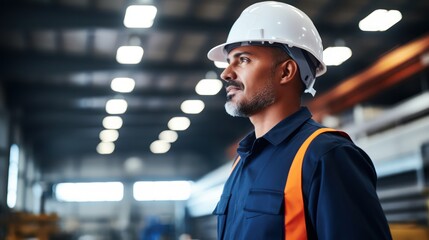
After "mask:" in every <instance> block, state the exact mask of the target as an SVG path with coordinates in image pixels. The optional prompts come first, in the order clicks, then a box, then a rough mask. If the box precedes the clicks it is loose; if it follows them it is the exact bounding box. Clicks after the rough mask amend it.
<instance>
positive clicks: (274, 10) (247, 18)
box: [207, 1, 326, 96]
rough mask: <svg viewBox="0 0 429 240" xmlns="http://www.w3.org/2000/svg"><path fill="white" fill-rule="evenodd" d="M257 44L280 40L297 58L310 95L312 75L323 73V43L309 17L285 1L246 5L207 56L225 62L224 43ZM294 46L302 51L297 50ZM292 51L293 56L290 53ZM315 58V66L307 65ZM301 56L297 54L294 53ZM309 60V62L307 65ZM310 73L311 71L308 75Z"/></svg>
mask: <svg viewBox="0 0 429 240" xmlns="http://www.w3.org/2000/svg"><path fill="white" fill-rule="evenodd" d="M252 42H257V43H263V44H264V43H265V44H272V43H281V44H284V45H285V46H286V47H287V48H289V49H292V51H288V53H289V54H291V52H292V55H290V57H292V59H294V60H295V61H296V60H297V59H296V58H301V61H297V64H298V66H299V68H300V75H301V79H302V80H303V82H304V84H305V85H306V88H307V89H306V92H309V93H311V94H312V95H313V96H314V94H315V90H314V89H313V85H314V81H315V78H316V77H318V76H321V75H322V74H324V73H325V72H326V65H325V64H324V63H323V46H322V40H321V38H320V35H319V33H318V31H317V29H316V27H315V26H314V24H313V22H312V21H311V19H310V18H309V17H308V16H307V15H306V14H305V13H304V12H302V11H301V10H299V9H297V8H296V7H294V6H291V5H289V4H286V3H281V2H275V1H266V2H259V3H255V4H253V5H251V6H249V7H247V8H246V9H245V10H244V11H243V12H242V13H241V15H240V17H239V18H238V19H237V20H236V21H235V23H234V25H233V26H232V28H231V30H230V32H229V35H228V38H227V40H226V42H225V43H223V44H220V45H218V46H216V47H214V48H212V49H211V50H210V51H209V52H208V54H207V57H208V58H209V59H210V60H212V61H221V62H225V61H226V58H227V55H228V52H227V51H226V50H225V46H227V45H230V44H236V43H243V44H244V45H249V44H251V43H252ZM296 49H300V50H301V51H299V52H297V51H296ZM302 50H304V51H302ZM294 53H295V56H293V55H294ZM308 53H310V54H311V56H312V57H311V58H312V59H314V58H315V61H314V63H315V64H314V66H313V67H312V66H309V65H308V64H311V62H312V61H310V57H309V56H308ZM296 55H300V56H296ZM307 62H308V64H307ZM311 72H313V74H311Z"/></svg>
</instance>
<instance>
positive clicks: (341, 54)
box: [323, 47, 352, 66]
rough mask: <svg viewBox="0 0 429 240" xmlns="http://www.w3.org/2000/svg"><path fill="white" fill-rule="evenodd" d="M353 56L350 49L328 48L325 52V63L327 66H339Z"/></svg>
mask: <svg viewBox="0 0 429 240" xmlns="http://www.w3.org/2000/svg"><path fill="white" fill-rule="evenodd" d="M351 56H352V50H351V49H350V48H348V47H328V48H326V49H325V50H324V51H323V62H324V63H325V64H326V65H327V66H338V65H340V64H341V63H343V62H344V61H346V60H347V59H349V58H350V57H351Z"/></svg>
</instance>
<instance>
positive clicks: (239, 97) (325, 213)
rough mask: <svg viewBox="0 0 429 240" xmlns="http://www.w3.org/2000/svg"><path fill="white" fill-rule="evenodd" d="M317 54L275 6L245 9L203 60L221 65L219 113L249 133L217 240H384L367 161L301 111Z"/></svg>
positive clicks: (304, 25) (316, 46) (311, 30)
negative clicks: (245, 125)
mask: <svg viewBox="0 0 429 240" xmlns="http://www.w3.org/2000/svg"><path fill="white" fill-rule="evenodd" d="M322 54H323V46H322V42H321V39H320V36H319V34H318V32H317V30H316V28H315V27H314V25H313V23H312V22H311V20H310V19H309V18H308V17H307V16H306V15H305V14H304V13H303V12H302V11H300V10H298V9H296V8H295V7H293V6H290V5H288V4H285V3H279V2H261V3H256V4H254V5H252V6H250V7H248V8H247V9H245V10H244V11H243V13H242V14H241V15H240V17H239V18H238V19H237V21H236V22H235V23H234V25H233V27H232V28H231V31H230V33H229V35H228V39H227V41H226V43H224V44H221V45H219V46H217V47H215V48H213V49H211V50H210V52H209V53H208V58H209V59H211V60H213V61H225V60H227V62H228V63H229V66H228V67H227V68H226V69H225V70H224V71H223V73H222V75H221V77H222V79H224V81H225V82H226V92H227V103H226V104H225V108H226V111H227V112H228V113H229V114H230V115H232V116H240V117H248V118H249V119H250V121H251V123H252V124H253V126H254V131H253V132H251V133H250V134H249V135H248V136H246V137H245V138H244V139H243V140H242V141H241V142H240V144H239V147H238V149H237V152H238V157H237V159H236V160H235V162H234V167H233V170H232V172H231V175H230V177H229V179H228V181H227V182H226V183H225V187H224V191H223V194H222V196H221V199H220V201H219V203H218V205H217V207H216V209H215V211H214V214H216V215H218V238H219V239H228V240H240V239H243V240H250V239H257V240H265V239H266V240H275V239H289V240H297V239H326V240H335V239H348V240H349V239H358V240H363V239H365V240H368V239H377V240H380V239H391V236H390V231H389V228H388V224H387V221H386V218H385V216H384V213H383V210H382V208H381V206H380V203H379V200H378V197H377V194H376V190H375V186H376V179H377V177H376V173H375V170H374V166H373V164H372V161H371V159H370V158H369V157H368V156H367V155H366V154H365V152H363V151H362V150H361V149H360V148H358V147H357V146H355V145H354V144H353V142H352V141H351V140H350V139H349V138H348V137H347V136H344V135H346V134H341V133H339V132H335V131H334V132H332V131H333V130H330V129H325V128H323V126H321V125H320V124H318V123H316V122H315V121H313V120H312V119H311V114H310V112H309V111H308V110H307V108H305V107H301V95H302V93H303V92H308V93H311V94H313V95H314V94H315V90H314V89H313V85H314V80H315V78H316V77H317V76H320V75H322V74H323V73H324V72H325V71H326V66H325V64H324V63H323V61H322ZM324 131H327V132H325V133H323V132H324ZM322 133H323V134H322ZM318 134H320V135H318ZM292 163H293V164H292Z"/></svg>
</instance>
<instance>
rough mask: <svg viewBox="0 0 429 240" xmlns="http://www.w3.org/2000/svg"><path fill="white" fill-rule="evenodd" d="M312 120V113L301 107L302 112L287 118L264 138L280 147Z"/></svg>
mask: <svg viewBox="0 0 429 240" xmlns="http://www.w3.org/2000/svg"><path fill="white" fill-rule="evenodd" d="M310 118H311V113H310V111H309V110H308V108H306V107H301V109H300V110H298V111H297V112H295V113H294V114H292V115H290V116H288V117H286V118H285V119H283V120H282V121H281V122H279V123H278V124H277V125H276V126H274V127H273V128H272V129H271V130H270V131H268V132H267V133H266V134H265V135H264V136H263V138H265V139H266V140H267V141H268V142H270V143H271V144H273V145H278V144H280V143H281V142H283V140H285V139H286V138H287V137H289V136H290V135H291V134H292V133H293V132H294V131H295V130H296V129H298V128H299V127H300V126H301V125H302V124H303V123H304V122H306V121H307V120H308V119H310Z"/></svg>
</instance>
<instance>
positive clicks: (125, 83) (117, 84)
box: [110, 77, 136, 93]
mask: <svg viewBox="0 0 429 240" xmlns="http://www.w3.org/2000/svg"><path fill="white" fill-rule="evenodd" d="M135 85H136V82H135V81H134V79H132V78H125V77H121V78H114V79H113V80H112V82H111V83H110V87H111V88H112V90H113V91H115V92H120V93H129V92H132V91H133V89H134V86H135Z"/></svg>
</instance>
